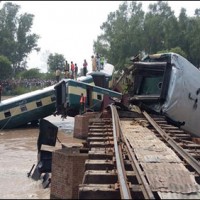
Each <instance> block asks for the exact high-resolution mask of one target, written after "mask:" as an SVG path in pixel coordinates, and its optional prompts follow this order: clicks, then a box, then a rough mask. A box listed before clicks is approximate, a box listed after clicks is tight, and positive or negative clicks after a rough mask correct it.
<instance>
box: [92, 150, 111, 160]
mask: <svg viewBox="0 0 200 200" xmlns="http://www.w3.org/2000/svg"><path fill="white" fill-rule="evenodd" d="M113 154H114V149H113V148H92V149H91V150H90V151H89V152H88V158H89V159H94V160H95V159H98V160H106V159H109V160H111V159H112V157H113Z"/></svg>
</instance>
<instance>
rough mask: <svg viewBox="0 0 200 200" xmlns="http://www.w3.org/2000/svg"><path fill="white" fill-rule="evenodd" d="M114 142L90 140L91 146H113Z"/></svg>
mask: <svg viewBox="0 0 200 200" xmlns="http://www.w3.org/2000/svg"><path fill="white" fill-rule="evenodd" d="M113 146H114V143H113V141H105V142H90V143H89V147H90V148H92V147H105V148H109V147H113Z"/></svg>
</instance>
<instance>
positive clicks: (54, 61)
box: [47, 53, 66, 72]
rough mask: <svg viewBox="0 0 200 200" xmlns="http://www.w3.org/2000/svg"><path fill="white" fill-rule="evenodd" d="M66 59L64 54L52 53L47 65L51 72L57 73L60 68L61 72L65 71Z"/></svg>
mask: <svg viewBox="0 0 200 200" xmlns="http://www.w3.org/2000/svg"><path fill="white" fill-rule="evenodd" d="M65 60H66V59H65V57H64V55H62V54H58V53H55V54H54V55H53V54H52V53H50V55H49V57H48V60H47V64H48V66H49V69H48V70H49V72H55V71H56V68H57V67H58V68H59V69H60V70H61V71H63V70H64V66H65Z"/></svg>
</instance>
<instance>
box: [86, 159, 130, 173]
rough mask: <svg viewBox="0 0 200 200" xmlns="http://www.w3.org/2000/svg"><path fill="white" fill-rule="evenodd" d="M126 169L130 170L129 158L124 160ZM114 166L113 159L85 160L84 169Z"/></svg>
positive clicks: (110, 168) (110, 167) (108, 168)
mask: <svg viewBox="0 0 200 200" xmlns="http://www.w3.org/2000/svg"><path fill="white" fill-rule="evenodd" d="M124 167H125V170H126V171H132V170H133V168H132V165H131V162H130V161H129V160H125V161H124ZM115 168H116V165H115V162H114V161H113V160H89V159H88V160H86V161H85V170H114V169H115Z"/></svg>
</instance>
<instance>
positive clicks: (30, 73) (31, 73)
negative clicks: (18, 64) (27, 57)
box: [21, 68, 41, 79]
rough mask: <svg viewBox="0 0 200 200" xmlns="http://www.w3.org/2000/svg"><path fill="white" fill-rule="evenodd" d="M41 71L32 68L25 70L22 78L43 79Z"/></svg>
mask: <svg viewBox="0 0 200 200" xmlns="http://www.w3.org/2000/svg"><path fill="white" fill-rule="evenodd" d="M39 71H40V70H39V69H37V68H32V69H29V70H25V71H24V72H22V73H21V78H26V79H32V78H41V73H40V72H39Z"/></svg>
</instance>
